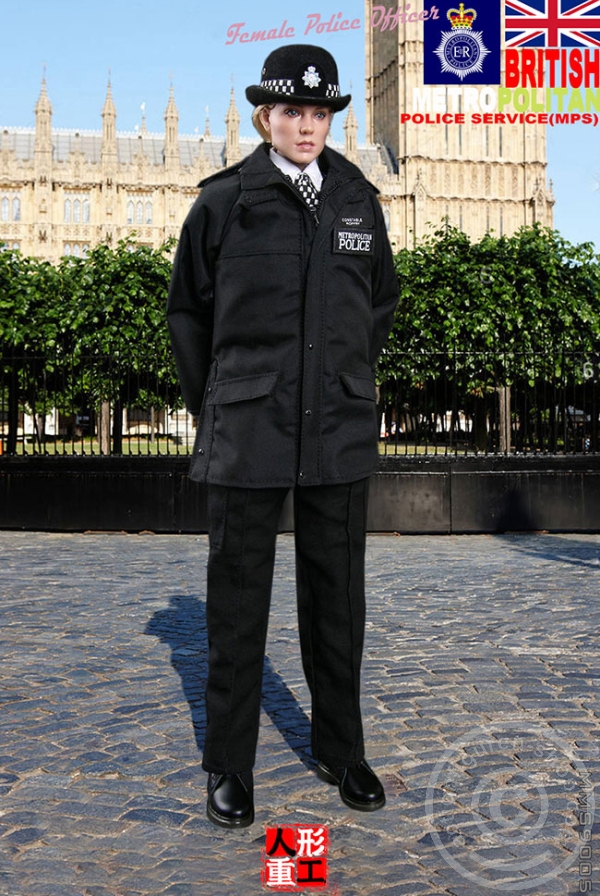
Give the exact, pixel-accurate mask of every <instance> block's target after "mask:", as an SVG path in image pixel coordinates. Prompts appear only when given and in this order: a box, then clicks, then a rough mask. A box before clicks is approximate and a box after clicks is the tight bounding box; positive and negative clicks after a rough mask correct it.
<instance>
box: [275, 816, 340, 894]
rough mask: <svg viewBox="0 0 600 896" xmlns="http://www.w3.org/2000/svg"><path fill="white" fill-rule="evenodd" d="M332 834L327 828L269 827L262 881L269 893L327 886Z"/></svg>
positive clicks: (299, 826)
mask: <svg viewBox="0 0 600 896" xmlns="http://www.w3.org/2000/svg"><path fill="white" fill-rule="evenodd" d="M328 846H329V832H328V830H327V828H326V827H325V825H308V824H289V825H284V826H282V827H278V828H267V836H266V841H265V849H264V852H263V856H262V871H261V880H262V882H263V886H265V887H267V888H268V889H269V890H299V889H301V888H303V887H312V888H313V889H316V888H317V887H320V888H323V887H326V886H327V848H328Z"/></svg>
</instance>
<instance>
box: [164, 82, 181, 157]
mask: <svg viewBox="0 0 600 896" xmlns="http://www.w3.org/2000/svg"><path fill="white" fill-rule="evenodd" d="M178 131H179V112H178V111H177V106H176V105H175V92H174V90H173V80H172V79H171V86H170V88H169V102H168V103H167V108H166V109H165V151H164V158H165V166H166V167H167V169H170V170H175V169H176V168H177V167H178V166H179V133H178Z"/></svg>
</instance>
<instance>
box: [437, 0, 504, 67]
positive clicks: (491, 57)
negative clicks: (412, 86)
mask: <svg viewBox="0 0 600 896" xmlns="http://www.w3.org/2000/svg"><path fill="white" fill-rule="evenodd" d="M476 4H477V5H476V6H469V7H466V6H465V3H459V4H458V5H457V4H456V3H453V2H452V0H442V2H441V3H440V8H439V16H438V17H437V18H436V19H433V18H430V19H426V20H425V21H424V22H423V29H424V45H425V60H424V78H423V83H424V84H499V83H500V41H501V29H500V24H501V3H500V0H476ZM475 22H477V27H475Z"/></svg>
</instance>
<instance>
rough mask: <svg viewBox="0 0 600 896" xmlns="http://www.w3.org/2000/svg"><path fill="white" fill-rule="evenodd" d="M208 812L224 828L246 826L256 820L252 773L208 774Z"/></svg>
mask: <svg viewBox="0 0 600 896" xmlns="http://www.w3.org/2000/svg"><path fill="white" fill-rule="evenodd" d="M206 814H207V815H208V817H209V818H210V820H211V821H212V823H213V824H217V825H219V826H220V827H222V828H246V827H248V825H249V824H252V822H253V821H254V802H253V800H252V774H251V773H246V774H244V775H217V774H214V773H212V772H211V773H210V774H209V776H208V802H207V804H206Z"/></svg>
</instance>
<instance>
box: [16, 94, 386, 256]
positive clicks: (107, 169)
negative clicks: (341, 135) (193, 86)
mask: <svg viewBox="0 0 600 896" xmlns="http://www.w3.org/2000/svg"><path fill="white" fill-rule="evenodd" d="M164 120H165V130H164V132H163V133H162V134H152V133H149V132H148V131H147V130H146V127H145V121H144V119H143V118H142V126H141V128H140V129H139V131H138V132H137V133H123V132H119V131H117V124H116V122H117V111H116V108H115V104H114V102H113V98H112V92H111V87H110V84H109V85H108V89H107V93H106V99H105V102H104V106H103V108H102V129H101V130H98V131H94V132H86V131H75V130H56V129H53V128H52V106H51V103H50V99H49V97H48V93H47V88H46V83H45V81H43V82H42V87H41V91H40V95H39V98H38V101H37V104H36V107H35V128H3V129H0V241H1V242H3V243H4V244H6V245H7V246H9V247H11V248H17V249H19V250H20V251H21V252H22V253H23V254H25V255H32V256H35V257H38V258H43V259H47V260H49V261H53V262H55V261H57V260H58V259H59V258H61V256H64V255H76V256H82V255H85V254H86V252H87V251H88V249H89V248H90V247H91V246H93V245H96V244H97V243H99V242H104V241H109V242H111V243H112V244H115V243H116V242H117V241H118V240H120V239H122V238H124V237H127V236H129V235H130V234H132V233H134V234H135V236H136V239H137V240H138V242H141V243H144V244H147V245H151V246H154V247H158V246H160V245H161V243H163V242H164V241H165V239H167V238H168V237H171V236H175V237H177V236H178V235H179V232H180V230H181V225H182V223H183V220H184V218H185V216H186V214H187V212H188V209H189V208H190V205H191V204H192V203H193V201H194V199H195V198H196V196H197V195H198V189H197V184H198V181H199V180H201V179H202V178H203V177H207V176H208V175H210V174H213V173H215V172H216V171H219V170H220V169H221V168H223V167H225V166H227V165H231V164H234V163H235V162H238V161H239V160H240V159H241V158H243V157H244V156H246V155H248V154H249V153H250V152H252V150H253V149H254V148H255V147H256V146H257V145H258V143H259V142H260V138H259V137H258V135H257V136H256V137H254V138H244V137H241V136H240V132H239V129H240V114H239V112H238V110H237V108H236V103H235V96H234V93H233V90H232V92H231V99H230V104H229V109H228V111H227V115H226V117H225V136H214V135H212V134H211V132H210V126H209V124H208V122H207V125H206V128H205V132H204V134H202V135H200V136H199V135H197V134H196V135H193V136H185V135H181V134H179V130H178V123H179V115H178V112H177V106H176V103H175V97H174V92H173V88H171V91H170V96H169V100H168V103H167V106H166V109H165V114H164ZM344 128H345V143H344V145H337V144H335V143H331V145H332V146H333V147H334V148H335V149H338V150H339V151H341V152H344V153H345V154H346V155H347V156H348V157H349V158H351V159H353V160H354V161H355V162H356V163H357V164H359V165H360V166H361V168H362V169H363V171H364V172H365V173H366V174H367V176H368V177H369V178H370V179H371V180H373V181H374V182H377V183H385V182H386V181H387V180H388V179H390V178H392V177H393V169H392V165H391V163H390V161H389V159H388V158H387V156H386V154H385V153H384V152H383V151H382V150H381V149H380V148H378V147H375V146H365V147H359V146H358V143H357V131H358V123H357V120H356V116H355V115H354V112H353V110H352V107H350V108H349V110H348V113H347V116H346V119H345V122H344Z"/></svg>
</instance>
